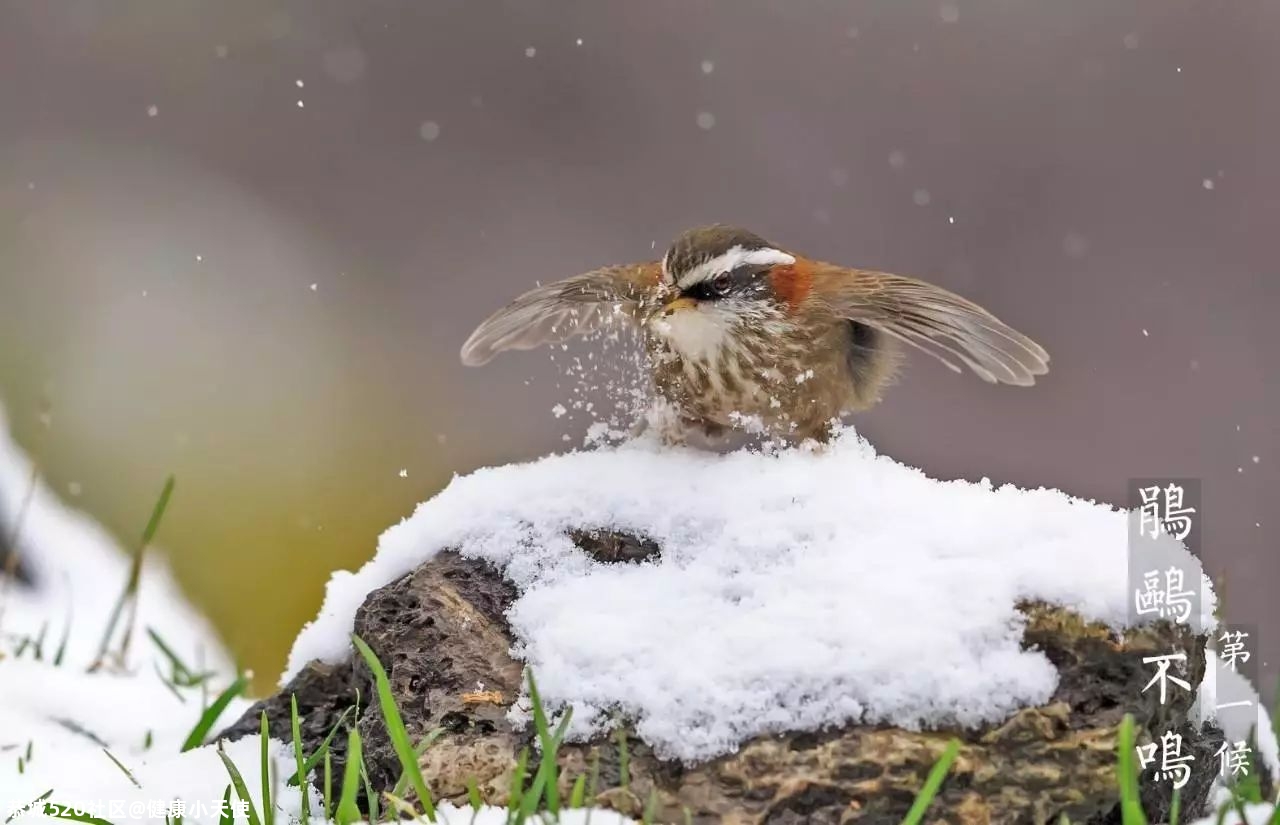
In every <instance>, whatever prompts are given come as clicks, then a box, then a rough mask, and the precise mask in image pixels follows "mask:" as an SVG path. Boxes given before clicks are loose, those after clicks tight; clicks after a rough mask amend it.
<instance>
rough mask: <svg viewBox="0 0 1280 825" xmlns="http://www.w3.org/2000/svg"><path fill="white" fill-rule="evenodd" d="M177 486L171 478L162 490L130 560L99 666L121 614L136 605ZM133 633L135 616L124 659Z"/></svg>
mask: <svg viewBox="0 0 1280 825" xmlns="http://www.w3.org/2000/svg"><path fill="white" fill-rule="evenodd" d="M173 486H174V478H173V476H169V477H168V478H166V479H165V481H164V489H162V490H161V491H160V498H159V499H157V500H156V504H155V507H153V508H152V510H151V518H150V519H148V520H147V526H146V528H145V529H143V531H142V541H141V542H139V543H138V545H137V547H136V548H135V550H134V552H133V555H132V557H131V558H130V560H129V576H128V578H127V579H126V580H125V585H124V591H123V592H122V593H121V594H120V598H119V599H117V600H116V603H115V605H114V606H113V607H112V608H111V618H109V619H108V620H107V628H106V631H105V632H104V633H103V634H102V642H101V643H100V644H99V645H98V656H97V660H96V662H95V664H101V663H102V661H103V659H105V658H106V655H107V649H108V648H109V647H110V646H111V637H112V636H113V635H115V631H116V625H117V624H118V623H119V621H120V614H121V613H123V612H124V608H125V605H126V604H130V603H133V604H136V598H137V595H138V583H139V582H140V581H141V578H142V558H143V556H144V555H145V553H146V550H147V545H149V544H151V541H152V540H153V539H154V538H155V536H156V531H157V530H158V529H159V528H160V521H161V519H163V518H164V511H165V510H166V509H168V507H169V498H170V497H171V496H172V495H173ZM132 633H133V617H132V614H131V616H130V621H129V623H128V624H127V625H126V626H125V631H124V637H123V638H122V639H121V641H120V658H121V660H123V659H124V657H125V654H127V653H128V652H129V637H130V636H131V635H132Z"/></svg>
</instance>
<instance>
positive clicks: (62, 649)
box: [53, 601, 72, 667]
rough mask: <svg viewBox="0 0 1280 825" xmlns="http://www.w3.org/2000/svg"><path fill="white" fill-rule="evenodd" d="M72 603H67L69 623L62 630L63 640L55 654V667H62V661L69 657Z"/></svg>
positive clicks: (60, 641) (59, 642)
mask: <svg viewBox="0 0 1280 825" xmlns="http://www.w3.org/2000/svg"><path fill="white" fill-rule="evenodd" d="M71 617H72V613H71V602H70V601H68V602H67V623H66V624H65V625H64V626H63V628H62V638H61V639H60V640H59V641H58V649H57V650H56V651H54V654H53V666H54V667H62V660H63V659H65V658H66V655H67V642H69V641H70V640H71Z"/></svg>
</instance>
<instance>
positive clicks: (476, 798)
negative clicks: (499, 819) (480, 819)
mask: <svg viewBox="0 0 1280 825" xmlns="http://www.w3.org/2000/svg"><path fill="white" fill-rule="evenodd" d="M467 802H469V803H471V810H473V811H479V810H480V809H481V808H483V807H484V799H482V798H481V797H480V789H479V788H477V787H476V778H475V777H474V776H468V777H467Z"/></svg>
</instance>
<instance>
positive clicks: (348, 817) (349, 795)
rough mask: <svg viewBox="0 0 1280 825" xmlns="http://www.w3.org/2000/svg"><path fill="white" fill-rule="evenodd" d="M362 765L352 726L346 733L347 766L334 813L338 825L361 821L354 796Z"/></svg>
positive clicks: (358, 743)
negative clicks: (340, 794)
mask: <svg viewBox="0 0 1280 825" xmlns="http://www.w3.org/2000/svg"><path fill="white" fill-rule="evenodd" d="M363 764H364V757H363V755H362V754H361V752H360V731H359V730H358V729H357V728H356V727H355V725H352V726H351V730H350V731H349V732H348V733H347V765H346V768H345V769H344V770H343V772H342V796H341V798H340V799H338V809H337V810H336V811H334V820H335V821H336V822H337V823H338V825H352V823H355V822H359V821H360V819H361V816H360V808H359V807H357V806H356V794H358V793H359V792H360V766H361V765H363Z"/></svg>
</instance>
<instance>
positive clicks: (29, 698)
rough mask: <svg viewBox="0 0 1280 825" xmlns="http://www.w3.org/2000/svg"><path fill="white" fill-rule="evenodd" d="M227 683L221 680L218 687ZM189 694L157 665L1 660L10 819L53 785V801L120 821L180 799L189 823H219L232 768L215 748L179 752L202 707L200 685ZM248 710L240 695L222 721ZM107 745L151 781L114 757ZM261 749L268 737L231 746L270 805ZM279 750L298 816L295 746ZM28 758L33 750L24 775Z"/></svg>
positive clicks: (0, 736) (0, 753)
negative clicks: (112, 669)
mask: <svg viewBox="0 0 1280 825" xmlns="http://www.w3.org/2000/svg"><path fill="white" fill-rule="evenodd" d="M224 686H225V685H224V684H217V683H215V684H214V686H213V687H212V689H211V693H216V691H217V690H219V689H221V688H222V687H224ZM181 693H182V694H183V696H184V698H185V702H184V701H180V700H179V699H178V697H177V696H175V695H174V694H173V693H172V692H170V691H169V689H168V688H166V687H164V685H163V684H162V683H161V681H160V677H159V676H158V675H156V674H155V673H154V672H153V671H152V670H151V669H150V668H149V667H148V668H144V669H141V670H139V671H138V672H137V673H135V674H132V675H111V674H106V673H97V674H92V675H90V674H86V673H85V671H84V669H83V667H77V666H72V665H64V666H62V667H54V666H52V665H51V664H48V663H41V662H33V661H22V660H14V659H12V658H8V659H4V660H2V661H0V697H2V701H0V801H2V802H3V803H4V804H5V806H6V809H5V810H4V811H0V817H7V816H9V814H10V813H12V811H13V810H14V809H16V808H19V807H22V806H24V805H26V804H27V803H29V802H31V801H32V800H34V799H36V798H37V797H39V796H40V795H41V794H43V793H45V792H46V791H48V790H50V789H52V791H53V793H52V794H51V795H50V796H49V797H48V800H47V801H49V802H57V803H60V804H62V805H68V806H72V807H75V808H79V809H81V810H84V811H86V812H89V813H92V814H94V815H96V816H98V817H100V818H105V819H107V820H108V821H112V822H127V821H140V820H145V819H147V814H146V812H147V811H148V806H149V805H167V804H169V803H171V802H172V801H173V800H182V801H183V803H184V804H185V807H186V813H187V816H186V821H188V822H211V823H212V822H217V821H218V819H219V815H220V813H221V811H220V809H219V807H218V806H219V805H220V803H221V800H222V795H223V791H224V790H225V788H226V786H227V784H228V776H227V772H226V768H225V767H223V765H222V762H221V760H219V759H218V755H217V752H216V750H215V748H214V747H213V746H212V745H206V746H202V747H199V748H195V749H193V750H190V751H187V752H186V753H180V752H179V751H180V749H181V746H182V743H183V741H184V740H185V739H186V737H187V734H188V733H189V732H190V731H191V728H192V727H193V726H194V725H195V724H196V721H197V720H198V719H199V718H200V714H201V711H202V708H201V697H200V691H199V689H197V688H187V689H183V690H181ZM247 707H248V702H247V701H245V700H237V701H235V702H233V703H232V704H231V705H230V706H229V707H228V708H227V710H226V711H224V712H223V714H222V717H221V720H222V724H226V723H227V722H229V721H230V720H232V719H235V718H236V717H237V716H239V715H240V714H241V713H243V712H244V710H245V709H246V708H247ZM215 729H216V728H215ZM148 739H149V740H150V741H149V742H148ZM28 743H29V744H30V754H31V758H30V759H29V760H27V759H25V753H26V752H27V748H28ZM104 747H105V748H106V749H107V750H109V751H110V753H111V755H112V756H114V757H115V758H116V759H118V760H119V761H120V763H121V764H123V765H124V766H125V767H126V768H127V769H128V770H129V772H130V773H131V774H132V775H133V779H134V780H136V781H137V783H138V785H140V786H141V787H137V786H135V784H134V781H132V780H130V779H129V777H128V776H126V775H125V774H124V772H123V771H121V770H120V768H119V767H117V766H116V765H115V763H113V762H112V761H111V757H109V756H107V754H106V753H105V752H104ZM259 747H260V743H259V740H258V738H257V737H249V738H247V739H243V740H240V741H238V742H234V743H231V744H229V745H227V746H226V751H227V754H228V755H229V756H230V757H231V758H232V760H233V761H234V762H235V764H236V767H237V768H239V769H240V771H241V773H242V774H243V775H244V778H245V783H246V784H247V786H248V787H249V788H250V789H251V792H250V795H251V796H253V797H254V804H255V805H256V806H257V807H258V808H259V810H261V798H260V796H259V793H260V791H259V790H258V789H259V788H261V786H262V784H261V772H260V764H261V762H260V759H261V757H260V751H259ZM271 748H272V750H271V755H272V759H273V762H274V771H275V773H276V775H277V776H278V778H279V783H278V785H277V789H276V791H275V793H274V795H273V797H274V798H275V799H276V801H277V802H278V803H279V805H280V809H281V811H282V812H283V813H285V814H286V815H289V814H296V812H297V811H298V809H299V807H300V805H301V797H300V795H299V792H298V791H297V789H287V788H285V786H284V779H285V778H287V777H288V776H290V775H291V774H292V773H293V770H294V767H293V766H294V761H293V759H294V757H293V752H292V750H289V749H286V748H285V746H284V745H283V743H280V742H272V744H271ZM19 756H24V764H23V770H22V771H21V772H19V771H18V770H17V759H18V757H19ZM233 797H234V795H233ZM163 818H164V817H163V814H161V815H160V817H159V819H161V820H163ZM44 821H54V820H52V819H50V818H48V817H45V816H43V815H42V814H41V812H40V809H39V808H36V809H35V810H33V811H31V812H28V813H26V814H24V815H22V816H20V817H18V818H16V819H15V820H14V822H15V823H25V822H44Z"/></svg>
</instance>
